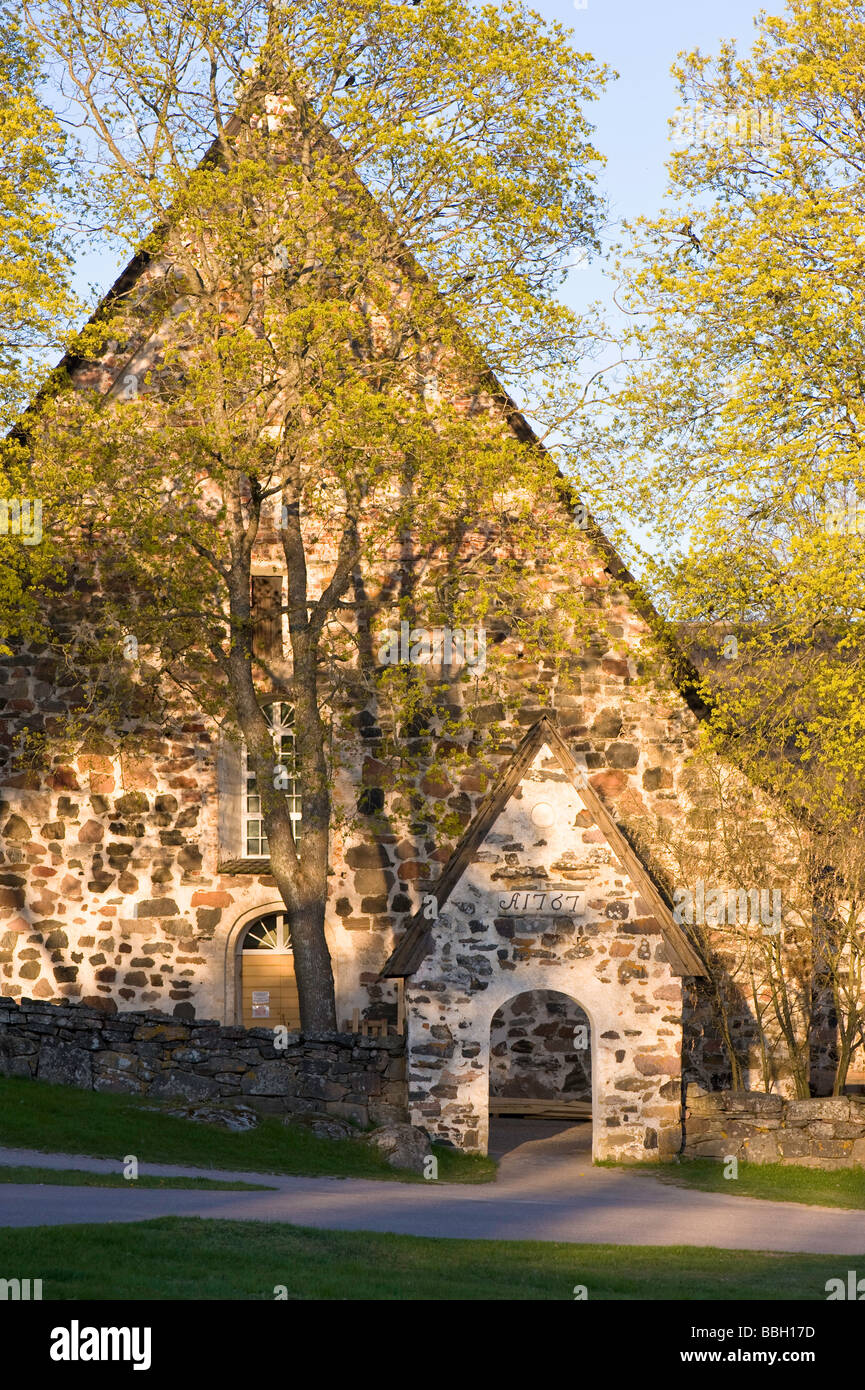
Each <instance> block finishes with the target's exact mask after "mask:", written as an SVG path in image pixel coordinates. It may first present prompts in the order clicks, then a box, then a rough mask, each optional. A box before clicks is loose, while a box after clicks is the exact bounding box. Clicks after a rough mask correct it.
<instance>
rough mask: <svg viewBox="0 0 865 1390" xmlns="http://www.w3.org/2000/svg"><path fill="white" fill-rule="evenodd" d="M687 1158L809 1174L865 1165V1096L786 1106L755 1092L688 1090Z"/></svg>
mask: <svg viewBox="0 0 865 1390" xmlns="http://www.w3.org/2000/svg"><path fill="white" fill-rule="evenodd" d="M685 1113H686V1120H685V1126H686V1135H687V1139H686V1145H685V1150H684V1153H685V1155H686V1156H687V1157H688V1158H718V1159H724V1158H727V1157H732V1158H738V1159H745V1160H748V1161H750V1162H751V1163H794V1164H799V1165H800V1166H805V1167H810V1168H849V1167H853V1166H855V1165H857V1164H865V1096H859V1095H852V1096H827V1097H820V1098H814V1099H809V1100H790V1099H788V1098H786V1097H784V1096H780V1095H766V1094H764V1093H763V1092H759V1091H718V1092H710V1093H704V1092H702V1091H701V1090H700V1089H699V1087H690V1086H689V1087H688V1093H687V1109H686V1112H685Z"/></svg>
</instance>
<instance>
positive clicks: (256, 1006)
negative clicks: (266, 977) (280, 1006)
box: [252, 989, 270, 1018]
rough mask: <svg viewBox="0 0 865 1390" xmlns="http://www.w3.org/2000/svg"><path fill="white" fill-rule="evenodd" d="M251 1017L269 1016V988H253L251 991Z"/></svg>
mask: <svg viewBox="0 0 865 1390" xmlns="http://www.w3.org/2000/svg"><path fill="white" fill-rule="evenodd" d="M252 1017H253V1018H270V990H269V989H254V990H253V991H252Z"/></svg>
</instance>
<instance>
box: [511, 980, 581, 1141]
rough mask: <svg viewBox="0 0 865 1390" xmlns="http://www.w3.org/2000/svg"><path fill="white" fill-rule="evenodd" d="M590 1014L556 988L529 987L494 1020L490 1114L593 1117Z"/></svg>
mask: <svg viewBox="0 0 865 1390" xmlns="http://www.w3.org/2000/svg"><path fill="white" fill-rule="evenodd" d="M591 1107H592V1053H591V1023H590V1021H589V1016H588V1014H587V1013H586V1012H585V1010H584V1009H583V1008H581V1006H580V1004H579V1003H578V1002H577V1000H576V999H572V998H570V996H569V995H566V994H561V993H558V992H557V991H556V990H550V989H535V990H524V991H522V992H521V993H519V994H515V995H513V997H512V998H510V999H508V1000H506V1002H505V1003H504V1004H501V1005H500V1006H499V1008H498V1009H496V1012H495V1013H494V1014H493V1017H492V1022H491V1024H490V1115H491V1116H495V1115H497V1114H510V1115H520V1114H522V1115H541V1114H546V1115H547V1116H548V1117H550V1118H551V1117H552V1116H553V1112H557V1117H559V1118H566V1117H567V1116H568V1114H569V1113H570V1114H571V1115H572V1116H573V1117H574V1119H581V1120H584V1119H591Z"/></svg>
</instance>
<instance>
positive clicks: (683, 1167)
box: [628, 1158, 865, 1210]
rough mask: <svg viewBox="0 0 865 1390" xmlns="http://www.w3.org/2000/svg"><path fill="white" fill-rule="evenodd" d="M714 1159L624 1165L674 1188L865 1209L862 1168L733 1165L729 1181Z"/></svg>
mask: <svg viewBox="0 0 865 1390" xmlns="http://www.w3.org/2000/svg"><path fill="white" fill-rule="evenodd" d="M724 1166H725V1165H724V1162H723V1160H722V1159H718V1158H684V1159H682V1160H681V1161H680V1162H679V1163H640V1164H628V1167H629V1168H633V1167H638V1168H642V1169H645V1171H646V1172H650V1173H651V1174H652V1175H653V1177H656V1178H658V1179H660V1181H661V1182H666V1183H672V1184H673V1185H674V1186H675V1187H698V1188H700V1189H701V1190H702V1191H703V1192H723V1193H725V1194H726V1195H727V1196H731V1197H765V1198H767V1199H768V1200H769V1201H772V1202H807V1203H808V1205H809V1206H816V1207H851V1208H854V1209H859V1210H861V1209H862V1208H865V1168H835V1169H825V1170H824V1169H822V1168H800V1167H798V1166H790V1167H788V1166H787V1165H786V1164H784V1163H747V1162H743V1161H742V1160H741V1159H740V1161H739V1172H738V1176H737V1177H735V1178H725V1177H724Z"/></svg>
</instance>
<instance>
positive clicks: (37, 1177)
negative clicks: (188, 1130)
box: [0, 1164, 276, 1192]
mask: <svg viewBox="0 0 865 1390" xmlns="http://www.w3.org/2000/svg"><path fill="white" fill-rule="evenodd" d="M0 1182H14V1183H19V1182H33V1183H48V1185H49V1186H51V1187H192V1188H200V1189H202V1190H203V1191H205V1192H221V1191H224V1192H275V1191H276V1188H274V1187H268V1186H267V1184H266V1183H257V1182H223V1181H220V1179H218V1178H154V1177H148V1176H145V1177H141V1178H136V1179H135V1180H134V1181H133V1180H132V1179H131V1178H124V1177H123V1175H122V1173H91V1172H90V1171H89V1170H88V1169H86V1168H25V1167H23V1166H22V1167H20V1168H19V1167H15V1166H13V1165H12V1164H0Z"/></svg>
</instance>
